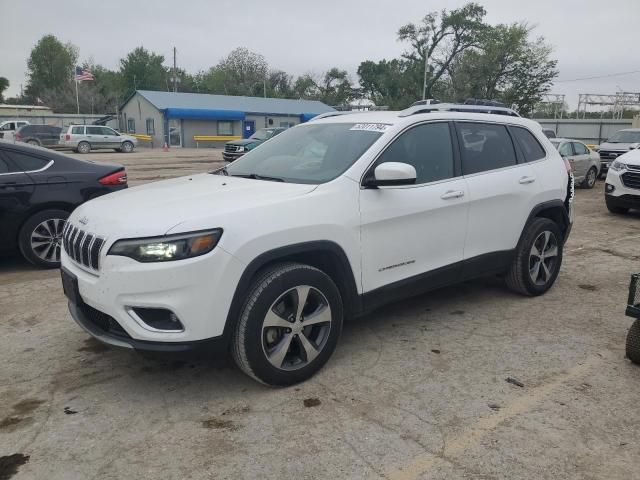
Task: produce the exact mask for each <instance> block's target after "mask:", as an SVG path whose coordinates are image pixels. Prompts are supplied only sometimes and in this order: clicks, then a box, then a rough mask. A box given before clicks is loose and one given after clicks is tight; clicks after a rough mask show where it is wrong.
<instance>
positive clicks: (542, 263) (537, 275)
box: [529, 230, 558, 286]
mask: <svg viewBox="0 0 640 480" xmlns="http://www.w3.org/2000/svg"><path fill="white" fill-rule="evenodd" d="M557 261H558V240H557V239H556V236H555V235H554V234H553V233H552V232H550V231H548V230H546V231H544V232H542V233H540V235H538V236H537V237H536V239H535V241H534V242H533V245H532V246H531V251H530V252H529V277H530V278H531V281H532V282H533V283H534V284H536V285H539V286H543V285H546V283H547V282H548V281H549V280H550V279H551V278H552V277H553V274H554V273H555V268H556V265H557Z"/></svg>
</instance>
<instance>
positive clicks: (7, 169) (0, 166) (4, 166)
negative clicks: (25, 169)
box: [0, 157, 20, 173]
mask: <svg viewBox="0 0 640 480" xmlns="http://www.w3.org/2000/svg"><path fill="white" fill-rule="evenodd" d="M19 171H20V170H18V169H17V168H15V167H14V166H13V165H10V164H9V163H8V162H7V161H6V160H5V159H4V158H2V157H0V173H12V172H19Z"/></svg>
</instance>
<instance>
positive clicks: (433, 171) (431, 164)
mask: <svg viewBox="0 0 640 480" xmlns="http://www.w3.org/2000/svg"><path fill="white" fill-rule="evenodd" d="M385 162H403V163H408V164H409V165H413V167H414V168H415V169H416V174H417V175H416V183H428V182H435V181H438V180H443V179H445V178H451V177H453V148H452V146H451V134H450V132H449V125H448V124H447V123H425V124H423V125H418V126H417V127H413V128H412V129H411V130H409V131H407V132H405V133H403V134H402V135H401V136H400V137H399V138H398V139H397V140H395V141H394V142H393V143H392V144H391V146H390V147H389V148H387V149H386V150H385V151H384V153H383V154H382V155H381V156H380V158H379V159H378V161H377V164H380V163H385Z"/></svg>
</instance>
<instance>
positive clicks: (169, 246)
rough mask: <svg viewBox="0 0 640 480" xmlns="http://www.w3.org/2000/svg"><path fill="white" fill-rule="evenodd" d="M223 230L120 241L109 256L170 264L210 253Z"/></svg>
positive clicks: (111, 249) (115, 244)
mask: <svg viewBox="0 0 640 480" xmlns="http://www.w3.org/2000/svg"><path fill="white" fill-rule="evenodd" d="M221 236H222V229H221V228H216V229H213V230H203V231H199V232H193V233H180V234H176V235H167V236H165V237H150V238H131V239H125V240H118V241H117V242H116V243H114V244H113V246H112V247H111V248H110V249H109V253H108V255H121V256H123V257H129V258H133V259H134V260H137V261H138V262H168V261H171V260H183V259H185V258H191V257H197V256H200V255H204V254H205V253H209V252H210V251H211V250H213V249H214V247H215V246H216V245H217V244H218V241H219V240H220V237H221Z"/></svg>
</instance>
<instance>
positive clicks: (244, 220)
mask: <svg viewBox="0 0 640 480" xmlns="http://www.w3.org/2000/svg"><path fill="white" fill-rule="evenodd" d="M451 110H456V111H455V112H454V111H451ZM484 110H486V107H479V106H461V105H447V104H438V105H428V106H422V105H419V106H415V107H410V108H409V109H407V110H404V111H402V112H359V113H357V114H350V115H340V116H333V117H332V116H326V117H324V118H322V119H319V120H315V119H314V120H313V121H312V122H308V123H306V124H302V125H299V126H296V127H293V128H291V129H288V130H287V131H285V132H283V133H281V134H279V135H278V136H277V137H275V138H273V139H271V140H269V141H268V142H266V143H265V144H264V145H262V146H261V147H260V148H256V149H254V150H251V151H250V152H249V153H247V154H246V155H245V156H243V157H242V158H240V159H238V160H236V161H235V162H233V163H232V164H230V165H227V166H225V167H224V168H222V169H220V170H217V171H215V172H212V173H209V174H200V175H191V176H188V177H184V178H176V179H172V180H166V181H161V182H155V183H151V184H147V185H143V186H140V187H136V188H135V189H130V190H128V191H126V192H117V193H115V194H113V195H109V196H106V197H101V198H97V199H95V200H92V201H90V202H87V203H85V204H83V205H81V206H80V207H78V208H77V209H76V210H75V211H74V212H73V213H72V214H71V216H70V217H69V221H68V223H67V226H66V228H65V231H64V232H63V244H64V251H63V253H62V270H61V271H62V283H63V286H64V291H65V293H66V295H67V297H68V298H69V309H70V311H71V315H72V316H73V318H74V319H75V320H76V322H77V323H78V324H79V325H80V326H82V327H83V328H84V329H85V330H86V331H87V332H89V333H90V334H91V335H93V336H94V337H96V338H97V339H98V340H101V341H102V342H105V343H107V344H111V345H115V346H121V347H129V348H134V349H139V350H145V349H146V350H149V349H151V350H161V351H172V350H173V351H182V350H185V349H189V348H195V347H201V346H203V345H206V346H207V348H209V349H215V348H222V349H227V348H230V350H231V353H232V355H233V358H234V359H235V361H236V363H237V364H238V365H239V367H240V368H241V369H242V370H243V371H244V372H245V373H247V374H248V375H250V376H251V377H253V378H254V379H257V380H258V381H260V382H264V383H266V384H272V385H289V384H292V383H296V382H300V381H302V380H305V379H307V378H309V377H310V376H311V375H313V374H314V373H315V372H316V371H317V370H318V369H320V368H321V367H322V365H323V364H324V363H325V362H326V361H327V360H328V359H329V357H330V356H331V354H332V352H333V350H334V349H335V347H336V344H337V342H338V337H339V336H340V331H341V328H342V322H343V319H344V318H345V317H352V316H356V315H362V314H363V313H364V312H368V311H371V310H373V309H375V308H377V307H378V306H380V305H382V304H384V303H387V302H390V301H393V300H398V299H400V298H404V297H408V296H412V295H416V294H419V293H422V292H424V291H427V290H430V289H434V288H439V287H442V286H444V285H449V284H453V283H456V282H460V281H463V280H466V279H470V278H475V277H479V276H483V275H494V274H501V275H504V277H505V280H506V284H507V285H508V286H509V287H510V288H511V289H513V290H514V291H516V292H519V293H521V294H524V295H541V294H543V293H545V292H546V291H547V290H548V289H549V288H551V286H552V285H553V284H554V282H555V280H556V277H557V276H558V273H559V271H560V265H561V263H562V252H563V246H564V244H565V241H566V239H567V237H568V235H569V232H570V230H571V225H572V205H573V204H572V199H573V183H572V176H571V175H570V167H569V165H568V162H567V161H564V160H563V159H562V157H561V156H560V155H559V154H558V152H557V151H556V149H555V148H554V147H553V145H552V144H551V143H550V142H549V140H548V139H547V138H546V137H545V136H544V134H543V133H542V130H541V129H540V126H539V125H537V124H536V123H535V122H532V121H530V120H526V119H523V118H520V117H518V116H517V114H515V112H513V111H512V110H509V109H507V108H503V107H491V111H492V112H495V113H496V114H484V113H478V112H482V111H484ZM498 113H499V114H498ZM467 138H470V139H472V142H471V143H467V141H466V139H467ZM87 237H88V238H90V239H91V240H90V241H92V242H99V245H100V248H98V249H97V251H96V252H95V255H93V256H92V257H91V258H88V257H87V256H84V255H81V254H80V252H81V250H82V249H81V248H80V247H79V243H80V244H82V242H85V241H86V240H85V239H86V238H87ZM94 244H95V243H94Z"/></svg>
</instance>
